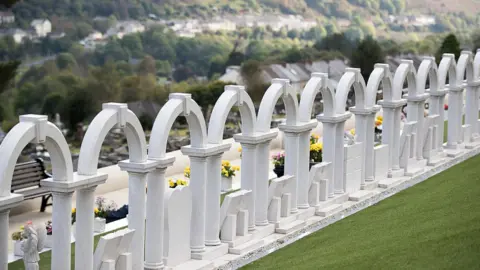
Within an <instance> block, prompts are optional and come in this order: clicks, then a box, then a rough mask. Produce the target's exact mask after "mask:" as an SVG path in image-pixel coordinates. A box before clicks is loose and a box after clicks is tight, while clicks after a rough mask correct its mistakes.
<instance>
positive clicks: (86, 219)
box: [75, 186, 96, 270]
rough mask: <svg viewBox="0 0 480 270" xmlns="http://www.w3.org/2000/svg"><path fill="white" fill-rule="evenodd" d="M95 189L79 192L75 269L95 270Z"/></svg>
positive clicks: (90, 188) (77, 199)
mask: <svg viewBox="0 0 480 270" xmlns="http://www.w3.org/2000/svg"><path fill="white" fill-rule="evenodd" d="M95 188H96V186H95V187H88V188H85V189H81V190H78V191H77V196H76V197H77V198H76V201H77V203H76V207H77V214H76V222H75V223H76V225H75V230H76V234H75V269H85V270H91V269H93V252H94V250H93V220H94V213H93V209H94V208H95V206H94V201H95Z"/></svg>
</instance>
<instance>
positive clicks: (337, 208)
mask: <svg viewBox="0 0 480 270" xmlns="http://www.w3.org/2000/svg"><path fill="white" fill-rule="evenodd" d="M342 209H343V206H342V205H341V204H332V205H330V206H327V207H325V208H322V209H319V210H318V211H317V212H316V213H315V214H316V215H318V216H321V217H326V216H329V215H331V214H333V213H335V212H337V211H340V210H342Z"/></svg>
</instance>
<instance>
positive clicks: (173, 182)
mask: <svg viewBox="0 0 480 270" xmlns="http://www.w3.org/2000/svg"><path fill="white" fill-rule="evenodd" d="M168 186H169V187H170V188H176V187H177V186H188V183H187V181H186V180H183V179H172V178H170V179H168Z"/></svg>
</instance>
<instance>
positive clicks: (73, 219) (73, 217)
mask: <svg viewBox="0 0 480 270" xmlns="http://www.w3.org/2000/svg"><path fill="white" fill-rule="evenodd" d="M75 221H77V208H72V225H73V224H74V223H75Z"/></svg>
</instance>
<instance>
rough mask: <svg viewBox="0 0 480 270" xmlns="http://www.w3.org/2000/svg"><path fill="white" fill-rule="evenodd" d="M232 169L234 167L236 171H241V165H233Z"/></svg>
mask: <svg viewBox="0 0 480 270" xmlns="http://www.w3.org/2000/svg"><path fill="white" fill-rule="evenodd" d="M232 169H233V170H234V171H240V166H233V167H232Z"/></svg>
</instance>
